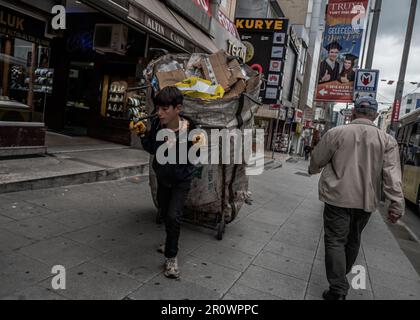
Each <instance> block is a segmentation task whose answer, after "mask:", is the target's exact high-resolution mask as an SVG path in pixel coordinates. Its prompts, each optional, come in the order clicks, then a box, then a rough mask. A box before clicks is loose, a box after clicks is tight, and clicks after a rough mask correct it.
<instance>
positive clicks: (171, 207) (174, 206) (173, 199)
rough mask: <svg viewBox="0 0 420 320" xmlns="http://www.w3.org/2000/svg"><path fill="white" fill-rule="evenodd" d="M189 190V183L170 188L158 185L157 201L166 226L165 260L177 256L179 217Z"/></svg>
mask: <svg viewBox="0 0 420 320" xmlns="http://www.w3.org/2000/svg"><path fill="white" fill-rule="evenodd" d="M190 188H191V183H190V182H184V183H180V184H176V185H172V186H170V187H169V186H164V185H162V184H160V183H158V191H157V201H158V204H159V208H160V210H161V212H160V214H161V217H162V219H163V221H164V222H165V226H166V243H165V257H166V258H174V257H176V255H177V254H178V240H179V234H180V229H181V217H182V213H183V209H184V204H185V201H186V200H187V196H188V193H189V191H190Z"/></svg>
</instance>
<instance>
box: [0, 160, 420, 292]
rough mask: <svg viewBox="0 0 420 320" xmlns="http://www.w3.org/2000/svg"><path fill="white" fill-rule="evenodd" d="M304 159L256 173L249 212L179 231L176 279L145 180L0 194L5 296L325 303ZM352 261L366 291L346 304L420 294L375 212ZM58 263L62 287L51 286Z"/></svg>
mask: <svg viewBox="0 0 420 320" xmlns="http://www.w3.org/2000/svg"><path fill="white" fill-rule="evenodd" d="M306 165H307V162H304V161H301V162H299V163H284V164H283V167H282V168H277V169H273V170H269V171H266V172H265V173H264V174H263V175H261V176H258V177H251V180H250V190H251V191H252V193H253V197H252V198H253V205H251V206H248V205H245V206H244V207H243V208H242V209H241V210H240V212H239V215H238V217H237V219H236V220H235V221H234V222H232V223H231V224H229V225H227V227H226V234H225V237H224V239H223V240H222V241H217V240H216V239H215V232H214V231H212V230H208V229H202V228H200V227H198V226H194V225H189V224H184V225H183V228H182V234H181V239H180V254H179V262H180V270H181V279H180V280H179V281H176V280H169V279H166V278H165V277H164V276H163V274H162V271H163V270H162V265H163V256H162V255H161V254H159V253H158V252H157V251H156V248H157V246H158V244H159V243H162V240H163V238H164V228H163V226H159V225H156V224H155V217H156V210H155V208H154V206H153V202H152V199H151V196H150V190H149V186H148V178H147V177H138V178H130V179H127V180H119V181H110V182H101V183H94V184H84V185H80V186H71V187H67V188H53V189H43V190H33V191H24V192H16V193H8V194H3V195H0V254H1V259H0V270H2V273H1V274H0V298H2V299H258V300H259V299H298V300H301V299H320V298H321V294H322V291H323V290H324V289H326V288H327V287H328V284H327V281H326V278H325V269H324V262H323V256H324V248H323V240H322V238H323V232H322V209H323V205H322V203H320V202H319V201H318V196H317V182H318V177H308V176H307V175H306V171H307V170H306ZM357 263H358V264H360V265H362V266H364V267H365V268H366V270H367V273H368V277H367V289H366V290H358V291H356V290H352V291H350V294H349V297H348V298H349V299H392V300H396V299H420V278H419V276H418V274H417V273H416V271H415V270H414V268H413V267H412V265H411V264H410V262H409V260H408V259H407V257H406V256H405V255H404V254H403V252H402V251H401V249H400V248H399V246H398V243H397V242H396V240H395V239H394V237H393V235H392V234H391V232H390V231H389V230H388V228H387V226H386V224H385V223H384V221H383V220H382V218H381V216H380V215H379V214H375V215H373V217H372V220H371V221H370V222H369V224H368V226H367V228H366V230H365V232H364V238H363V245H362V250H361V253H360V256H359V258H358V261H357ZM54 265H63V266H65V267H66V271H67V279H66V284H67V288H66V290H59V291H54V290H52V288H51V280H52V277H53V275H52V273H51V269H52V267H53V266H54Z"/></svg>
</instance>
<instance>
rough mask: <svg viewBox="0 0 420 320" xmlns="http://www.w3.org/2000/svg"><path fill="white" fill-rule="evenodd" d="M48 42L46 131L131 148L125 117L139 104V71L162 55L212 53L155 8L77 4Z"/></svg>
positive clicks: (181, 23)
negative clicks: (50, 72)
mask: <svg viewBox="0 0 420 320" xmlns="http://www.w3.org/2000/svg"><path fill="white" fill-rule="evenodd" d="M82 2H83V3H80V2H79V3H73V6H72V7H71V8H68V10H67V31H66V32H65V33H64V36H63V38H61V39H57V40H56V41H54V43H53V46H52V53H51V55H52V63H53V65H54V68H55V70H56V73H57V74H59V76H60V79H63V81H60V82H59V83H55V84H54V85H55V86H54V98H53V103H51V104H49V105H48V106H47V110H46V113H45V116H46V123H47V126H48V128H49V129H51V130H54V131H57V132H60V133H64V134H67V135H75V136H83V135H88V136H90V137H93V138H97V139H103V140H107V141H111V142H115V143H120V144H124V145H135V144H136V143H138V141H137V140H138V139H133V138H134V137H133V136H132V134H131V132H130V131H129V129H128V128H129V122H130V118H131V116H132V115H133V114H135V113H137V112H139V111H142V110H143V109H144V105H145V98H144V97H145V90H146V88H145V81H144V79H143V71H144V69H145V68H146V66H147V64H148V62H149V61H151V60H152V59H154V58H156V57H157V56H159V55H161V54H164V53H181V52H195V51H200V52H215V51H217V47H216V46H215V45H214V43H212V41H211V39H210V38H208V37H207V36H205V35H204V33H202V32H201V31H200V30H198V29H196V28H195V27H194V26H193V25H191V24H190V23H189V22H187V21H185V20H182V17H180V16H174V14H175V13H173V12H170V11H169V10H170V9H168V8H167V7H166V6H165V5H164V4H163V3H161V2H156V1H136V2H128V1H122V2H121V1H87V0H86V1H82Z"/></svg>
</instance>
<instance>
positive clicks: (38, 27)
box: [0, 6, 48, 46]
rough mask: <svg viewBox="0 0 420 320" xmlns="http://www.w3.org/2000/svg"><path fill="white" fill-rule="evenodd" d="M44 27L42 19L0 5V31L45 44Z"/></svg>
mask: <svg viewBox="0 0 420 320" xmlns="http://www.w3.org/2000/svg"><path fill="white" fill-rule="evenodd" d="M45 28H46V23H45V22H44V21H41V20H38V19H35V18H32V17H30V16H27V15H24V14H22V13H20V12H17V11H14V10H12V9H9V8H6V7H3V6H0V33H2V34H5V35H8V36H10V37H12V38H19V39H23V40H26V41H28V42H33V43H38V44H41V45H45V46H47V45H48V40H46V39H45Z"/></svg>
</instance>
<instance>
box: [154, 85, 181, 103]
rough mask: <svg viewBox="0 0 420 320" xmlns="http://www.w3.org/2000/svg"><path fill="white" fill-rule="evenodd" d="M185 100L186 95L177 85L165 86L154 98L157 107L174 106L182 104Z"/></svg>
mask: <svg viewBox="0 0 420 320" xmlns="http://www.w3.org/2000/svg"><path fill="white" fill-rule="evenodd" d="M183 101H184V96H183V95H182V93H181V91H179V89H178V88H176V87H165V88H163V89H162V90H160V91H159V93H158V94H157V95H156V97H155V98H154V99H153V102H154V104H155V107H157V106H160V107H168V106H173V107H174V108H175V107H176V106H177V105H179V104H180V105H182V103H183Z"/></svg>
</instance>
